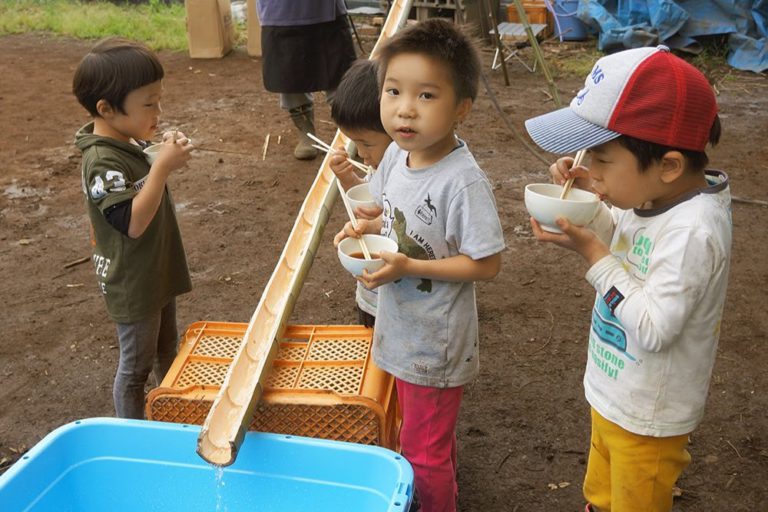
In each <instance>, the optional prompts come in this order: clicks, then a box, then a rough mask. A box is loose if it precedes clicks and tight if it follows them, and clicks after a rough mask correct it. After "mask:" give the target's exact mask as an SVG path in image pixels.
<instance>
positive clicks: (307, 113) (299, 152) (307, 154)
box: [288, 104, 318, 160]
mask: <svg viewBox="0 0 768 512" xmlns="http://www.w3.org/2000/svg"><path fill="white" fill-rule="evenodd" d="M288 113H290V114H291V121H293V124H294V125H296V129H297V130H298V131H299V143H298V144H296V147H295V148H294V150H293V156H295V157H296V158H297V159H299V160H313V159H314V158H315V157H316V156H317V155H318V150H317V149H315V148H313V147H312V144H314V141H313V140H312V139H310V138H309V137H308V136H307V132H309V133H311V134H313V135H314V133H315V111H314V109H313V108H312V105H311V104H307V105H302V106H301V107H297V108H292V109H291V110H289V111H288Z"/></svg>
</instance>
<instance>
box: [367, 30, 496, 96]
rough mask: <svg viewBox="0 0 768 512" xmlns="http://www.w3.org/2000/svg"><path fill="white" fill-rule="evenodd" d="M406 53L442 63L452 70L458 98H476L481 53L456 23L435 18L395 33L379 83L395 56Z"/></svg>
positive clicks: (382, 59) (383, 51)
mask: <svg viewBox="0 0 768 512" xmlns="http://www.w3.org/2000/svg"><path fill="white" fill-rule="evenodd" d="M403 53H417V54H422V55H426V56H427V57H431V58H433V59H437V60H439V61H440V62H442V63H443V64H444V65H445V66H446V67H447V68H448V69H449V70H450V73H451V78H452V81H453V88H454V89H455V92H456V100H457V101H460V100H463V99H466V98H469V99H471V100H472V101H474V100H475V98H476V97H477V88H478V81H479V80H480V69H481V63H480V54H479V52H478V50H477V46H476V44H475V43H474V41H473V40H472V39H470V38H469V37H468V36H467V35H466V34H464V33H463V32H462V31H461V30H460V29H459V28H458V27H457V26H456V25H454V24H453V23H451V22H449V21H446V20H444V19H440V18H432V19H428V20H426V21H422V22H420V23H417V24H415V25H412V26H410V27H408V28H406V29H404V30H403V31H401V32H398V33H397V34H395V35H394V36H393V37H392V39H391V40H390V41H389V42H388V43H387V44H386V45H385V46H384V47H383V48H382V49H381V53H380V54H379V84H383V83H384V76H385V75H386V73H387V66H388V65H389V62H390V61H391V60H392V58H394V57H396V56H397V55H400V54H403Z"/></svg>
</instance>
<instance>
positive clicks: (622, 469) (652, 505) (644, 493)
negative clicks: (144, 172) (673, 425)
mask: <svg viewBox="0 0 768 512" xmlns="http://www.w3.org/2000/svg"><path fill="white" fill-rule="evenodd" d="M591 441H592V445H591V447H590V450H589V461H588V463H587V476H586V477H585V479H584V497H585V498H586V499H587V501H588V502H589V503H591V504H592V505H593V506H594V507H595V508H596V509H597V510H598V511H599V512H669V511H670V510H672V488H673V486H674V485H675V482H676V481H677V479H678V477H679V476H680V473H682V472H683V470H684V469H685V468H686V467H687V466H688V464H689V463H690V462H691V456H690V454H689V453H688V450H686V446H687V445H688V435H687V434H685V435H681V436H674V437H650V436H640V435H637V434H633V433H632V432H629V431H627V430H624V429H623V428H621V427H620V426H618V425H616V424H615V423H613V422H611V421H608V420H607V419H605V418H603V417H602V416H601V415H600V414H599V413H598V412H597V411H595V410H594V409H592V440H591Z"/></svg>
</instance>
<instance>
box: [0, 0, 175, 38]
mask: <svg viewBox="0 0 768 512" xmlns="http://www.w3.org/2000/svg"><path fill="white" fill-rule="evenodd" d="M185 18H186V13H185V10H184V5H183V4H179V3H169V4H166V3H164V2H162V0H149V1H148V2H147V3H145V4H138V5H136V4H122V5H115V4H111V3H108V2H105V1H100V0H97V1H94V2H81V1H75V2H73V1H67V0H0V35H7V34H20V33H25V32H49V33H53V34H57V35H62V36H71V37H76V38H80V39H101V38H105V37H112V36H122V37H126V38H129V39H133V40H137V41H142V42H143V43H144V44H146V45H147V46H149V47H150V48H152V49H153V50H186V48H187V32H186V21H185Z"/></svg>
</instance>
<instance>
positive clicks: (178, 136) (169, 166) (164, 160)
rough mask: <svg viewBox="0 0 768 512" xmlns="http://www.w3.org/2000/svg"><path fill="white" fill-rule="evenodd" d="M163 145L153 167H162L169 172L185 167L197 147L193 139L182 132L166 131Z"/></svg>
mask: <svg viewBox="0 0 768 512" xmlns="http://www.w3.org/2000/svg"><path fill="white" fill-rule="evenodd" d="M162 145H163V148H162V149H161V150H160V153H158V155H157V159H156V160H155V162H154V163H153V164H152V169H162V170H163V171H165V172H168V173H170V172H172V171H175V170H177V169H181V168H182V167H184V166H185V165H186V164H187V161H188V160H189V158H190V156H191V153H192V150H193V149H195V146H193V145H192V141H191V140H190V139H188V138H187V137H186V136H185V135H184V134H183V133H181V132H165V133H164V134H163V144H162Z"/></svg>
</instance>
